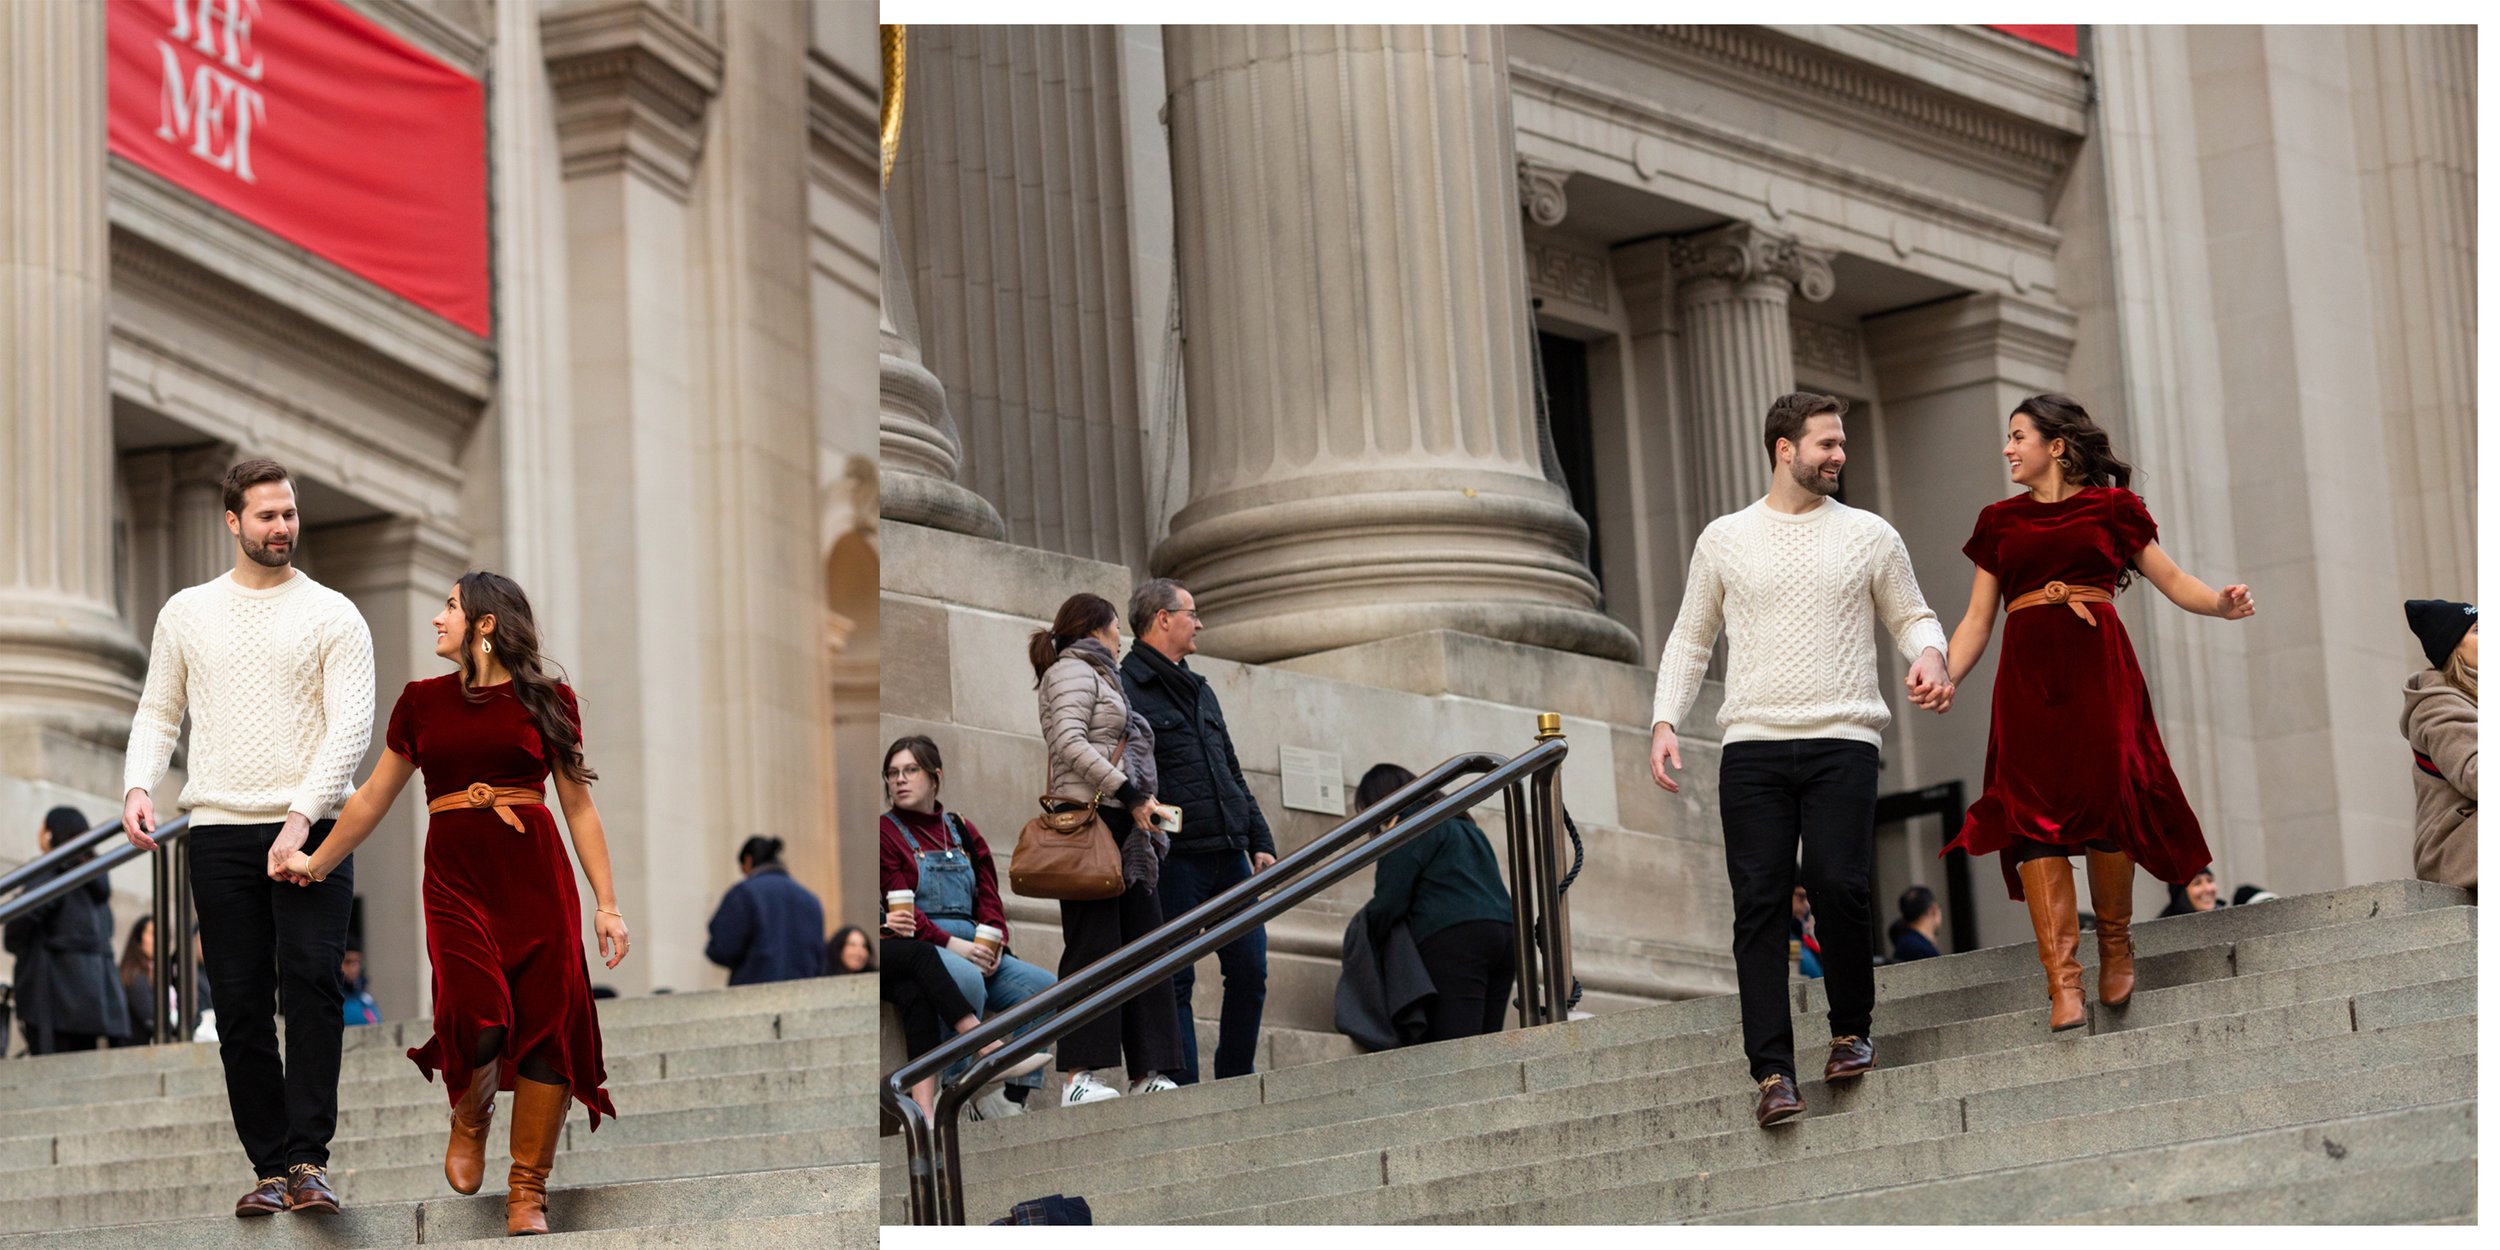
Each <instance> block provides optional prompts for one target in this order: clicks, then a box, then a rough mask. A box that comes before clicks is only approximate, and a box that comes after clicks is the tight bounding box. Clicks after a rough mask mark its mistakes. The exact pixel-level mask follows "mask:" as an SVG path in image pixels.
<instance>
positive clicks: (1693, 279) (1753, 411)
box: [1668, 222, 1832, 534]
mask: <svg viewBox="0 0 2500 1250" xmlns="http://www.w3.org/2000/svg"><path fill="white" fill-rule="evenodd" d="M1668 264H1669V265H1670V266H1671V267H1672V269H1673V271H1674V274H1675V283H1676V286H1675V293H1676V308H1677V313H1678V322H1679V328H1680V330H1681V336H1680V342H1681V345H1682V349H1683V361H1682V364H1683V369H1684V385H1685V392H1684V393H1685V397H1686V403H1685V413H1686V420H1687V428H1688V429H1690V430H1692V431H1693V433H1694V434H1695V435H1696V439H1695V441H1696V443H1697V444H1698V446H1696V447H1695V448H1694V450H1693V454H1692V455H1691V457H1690V458H1689V459H1688V460H1687V461H1686V463H1687V464H1688V465H1689V466H1690V472H1691V474H1692V483H1693V486H1692V492H1691V495H1690V499H1691V504H1692V507H1693V508H1694V509H1695V512H1694V513H1693V515H1692V517H1691V518H1690V520H1691V522H1692V525H1691V528H1692V531H1693V532H1694V533H1695V534H1699V533H1700V532H1701V527H1702V526H1705V525H1708V524H1709V523H1710V522H1711V521H1713V520H1715V519H1717V518H1719V517H1722V516H1726V515H1727V514H1728V513H1731V512H1734V511H1736V510H1738V509H1740V508H1743V507H1744V506H1746V505H1747V504H1750V503H1752V502H1753V501H1754V500H1756V499H1759V498H1761V497H1762V495H1763V492H1764V491H1766V490H1768V489H1769V487H1770V482H1771V462H1770V458H1769V457H1768V456H1766V455H1764V454H1763V451H1762V421H1763V418H1764V417H1765V416H1766V415H1768V414H1769V413H1770V411H1771V401H1773V400H1775V399H1778V398H1779V397H1780V396H1782V395H1785V394H1787V393H1789V392H1790V391H1793V390H1795V389H1797V366H1796V361H1795V360H1794V359H1793V358H1792V357H1791V348H1790V346H1789V339H1788V300H1789V296H1790V295H1791V294H1792V293H1793V294H1797V295H1802V296H1804V297H1805V298H1807V299H1809V300H1824V299H1828V298H1830V297H1831V293H1832V266H1831V253H1829V252H1826V251H1823V250H1821V249H1818V248H1810V247H1805V246H1802V245H1800V244H1799V243H1798V242H1797V241H1796V240H1795V239H1792V238H1788V237H1785V236H1782V235H1778V234H1774V233H1772V232H1771V231H1769V230H1765V229H1763V228H1762V227H1760V226H1755V225H1752V224H1750V223H1746V222H1738V223H1736V224H1735V225H1731V226H1722V227H1720V228H1719V229H1716V230H1712V231H1708V232H1706V233H1703V234H1698V235H1693V236H1691V237H1689V238H1683V239H1677V240H1675V241H1674V242H1673V244H1672V245H1671V246H1670V248H1669V259H1668Z"/></svg>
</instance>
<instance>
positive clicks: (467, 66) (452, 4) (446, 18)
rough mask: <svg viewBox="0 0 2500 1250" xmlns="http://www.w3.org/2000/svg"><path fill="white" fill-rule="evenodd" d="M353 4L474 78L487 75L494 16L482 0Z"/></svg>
mask: <svg viewBox="0 0 2500 1250" xmlns="http://www.w3.org/2000/svg"><path fill="white" fill-rule="evenodd" d="M348 3H349V7H351V8H354V9H356V10H358V11H359V12H361V13H363V14H364V15H365V16H366V17H369V18H371V19H373V20H374V21H376V22H379V23H381V24H382V26H384V27H385V28H387V29H389V30H390V31H391V33H393V34H395V35H398V36H399V37H400V38H402V39H405V40H407V41H408V42H410V43H413V44H415V45H417V46H418V47H419V48H422V49H424V50H425V51H426V52H428V53H431V54H432V55H433V56H435V57H436V58H438V59H440V60H441V61H442V62H443V63H444V64H447V65H450V66H451V67H452V68H454V69H457V70H459V71H460V72H461V73H464V74H467V75H468V76H469V77H471V78H484V77H485V76H486V66H487V62H488V61H489V60H490V59H491V56H490V48H491V46H492V45H491V43H490V41H489V39H488V37H487V34H486V32H487V31H488V30H490V29H492V28H493V26H494V18H493V17H492V16H491V15H490V14H488V13H487V11H486V6H485V5H484V4H483V3H482V2H481V0H449V2H440V0H438V2H437V3H425V2H424V0H348Z"/></svg>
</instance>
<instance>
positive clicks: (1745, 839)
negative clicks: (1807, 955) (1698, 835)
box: [1719, 738, 1880, 1080]
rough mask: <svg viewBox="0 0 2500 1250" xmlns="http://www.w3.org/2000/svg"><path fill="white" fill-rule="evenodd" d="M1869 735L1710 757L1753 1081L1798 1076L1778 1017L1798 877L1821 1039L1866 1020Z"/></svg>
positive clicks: (1745, 747) (1785, 1026) (1869, 1007)
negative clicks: (1811, 941)
mask: <svg viewBox="0 0 2500 1250" xmlns="http://www.w3.org/2000/svg"><path fill="white" fill-rule="evenodd" d="M1879 755H1880V752H1878V751H1877V750H1876V749H1875V747H1874V746H1873V745H1872V744H1869V743H1864V742H1858V741H1855V740H1853V739H1847V738H1808V739H1800V740H1786V741H1772V742H1731V743H1728V744H1727V746H1726V748H1725V749H1724V750H1722V751H1721V752H1720V755H1719V824H1720V829H1721V831H1722V833H1723V834H1724V835H1725V837H1726V840H1727V883H1728V888H1729V890H1730V892H1731V893H1733V894H1734V896H1735V903H1736V935H1735V936H1736V942H1735V953H1736V992H1737V996H1738V999H1739V1001H1740V1002H1741V1004H1742V1006H1743V1011H1744V1018H1745V1057H1746V1058H1747V1059H1748V1060H1750V1061H1751V1062H1752V1064H1753V1075H1754V1079H1755V1080H1761V1079H1762V1078H1764V1077H1767V1076H1770V1075H1771V1074H1773V1073H1775V1072H1776V1073H1780V1074H1782V1075H1785V1076H1789V1077H1792V1078H1793V1077H1795V1076H1796V1075H1797V1057H1796V1040H1795V1038H1794V1037H1793V1036H1792V1032H1791V1029H1790V1027H1789V1020H1788V921H1789V918H1790V910H1791V909H1790V898H1791V896H1792V895H1793V894H1794V892H1795V890H1796V888H1797V884H1798V882H1799V879H1800V875H1801V871H1800V866H1799V864H1798V855H1797V851H1798V846H1799V844H1800V843H1802V844H1803V845H1804V848H1805V862H1804V865H1803V868H1802V878H1803V881H1804V884H1805V887H1806V901H1807V902H1808V903H1809V904H1811V905H1812V906H1813V908H1814V932H1815V937H1816V939H1817V940H1819V941H1820V942H1821V943H1822V944H1823V987H1824V992H1825V994H1827V995H1828V996H1829V997H1830V1000H1831V1026H1832V1036H1834V1037H1840V1036H1844V1035H1847V1034H1853V1033H1854V1034H1859V1035H1861V1036H1862V1035H1864V1034H1865V1033H1866V1032H1867V1030H1868V1029H1869V1028H1871V1027H1872V1026H1873V1024H1874V1018H1875V964H1874V953H1875V952H1874V941H1873V938H1872V937H1871V935H1870V934H1871V930H1870V925H1871V921H1870V920H1869V918H1868V917H1869V912H1868V902H1867V890H1868V888H1869V885H1868V881H1869V877H1870V873H1871V866H1870V861H1871V860H1872V859H1873V858H1874V846H1875V767H1876V761H1877V759H1878V757H1879Z"/></svg>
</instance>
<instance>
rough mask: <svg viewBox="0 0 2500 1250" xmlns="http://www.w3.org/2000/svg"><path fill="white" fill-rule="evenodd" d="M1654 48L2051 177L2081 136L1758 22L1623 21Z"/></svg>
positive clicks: (1846, 113) (1847, 114)
mask: <svg viewBox="0 0 2500 1250" xmlns="http://www.w3.org/2000/svg"><path fill="white" fill-rule="evenodd" d="M1613 29H1615V30H1618V31H1621V32H1624V33H1627V34H1630V35H1632V36H1634V37H1635V39H1636V40H1638V41H1639V42H1640V43H1644V44H1647V45H1649V46H1650V47H1652V48H1655V49H1658V50H1661V51H1664V52H1667V53H1670V54H1673V55H1676V56H1680V57H1686V58H1691V59H1694V60H1697V61H1700V62H1704V63H1708V64H1712V65H1716V66H1719V67H1722V68H1723V69H1725V70H1727V71H1730V72H1731V73H1732V75H1733V76H1734V77H1736V78H1738V79H1741V80H1743V81H1746V82H1749V83H1754V84H1758V85H1761V86H1764V87H1770V88H1773V89H1783V88H1784V89H1786V90H1788V91H1790V92H1795V93H1801V94H1803V95H1806V96H1809V97H1811V98H1813V99H1815V100H1817V101H1820V102H1823V103H1825V104H1826V105H1828V106H1829V107H1831V108H1833V109H1835V110H1837V112H1836V115H1837V116H1842V117H1852V116H1854V117H1860V118H1865V119H1869V120H1876V121H1881V122H1884V123H1888V124H1889V125H1890V126H1892V127H1893V128H1896V129H1899V130H1903V131H1913V132H1924V133H1927V134H1931V135H1935V136H1937V137H1939V138H1942V139H1944V140H1946V141H1947V144H1948V146H1949V147H1950V148H1954V149H1960V150H1963V151H1966V152H1979V153H1985V154H1986V155H1988V156H1990V157H1993V158H1995V159H1996V160H1997V161H1999V162H2000V163H2003V164H2006V165H2009V166H2013V167H2016V168H2019V169H2022V170H2024V171H2025V172H2027V173H2028V174H2030V175H2031V176H2032V177H2034V178H2038V179H2047V178H2053V177H2054V176H2056V175H2057V174H2058V173H2060V172H2062V171H2063V170H2064V169H2065V168H2066V167H2067V166H2068V165H2069V164H2070V163H2071V162H2072V161H2073V159H2074V155H2075V151H2076V147H2077V144H2078V141H2079V136H2075V135H2069V134H2066V133H2063V132H2061V131H2059V130H2056V129H2054V128H2052V127H2049V126H2046V125H2042V124H2039V123H2037V122H2033V121H2030V120H2028V119H2025V118H2020V117H2016V116H2013V115H2012V114H2009V113H2003V112H1998V111H1996V110H1994V109H1990V108H1986V107H1984V106H1982V105H1980V104H1977V103H1974V102H1971V101H1969V100H1967V99H1964V98H1960V97H1956V96H1953V95H1948V94H1945V93H1943V92H1941V91H1936V90H1933V89H1931V88H1928V87H1925V86H1922V85H1920V84H1917V83H1913V82H1910V81H1908V80H1906V79H1903V78H1900V77H1897V76H1895V75H1892V74H1889V73H1885V72H1882V71H1880V70H1876V69H1873V68H1870V67H1868V66H1866V65H1864V64H1862V63H1859V62H1856V61H1853V60H1850V59H1846V58H1843V57H1840V56H1837V55H1835V54H1833V53H1831V52H1828V51H1826V50H1823V49H1820V48H1815V47H1812V46H1809V45H1806V44H1802V43H1799V42H1796V41H1794V40H1791V39H1787V38H1784V37H1782V36H1780V35H1778V34H1776V33H1774V32H1771V31H1767V30H1764V29H1762V28H1760V27H1754V26H1618V27H1615V28H1613Z"/></svg>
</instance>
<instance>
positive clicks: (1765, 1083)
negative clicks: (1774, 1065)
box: [1755, 1072, 1788, 1094]
mask: <svg viewBox="0 0 2500 1250" xmlns="http://www.w3.org/2000/svg"><path fill="white" fill-rule="evenodd" d="M1787 1079H1788V1078H1787V1077H1784V1076H1781V1075H1780V1074H1779V1073H1777V1072H1774V1073H1772V1074H1771V1075H1769V1076H1766V1077H1764V1078H1762V1079H1761V1080H1760V1081H1757V1082H1755V1083H1756V1084H1758V1085H1760V1086H1761V1087H1762V1092H1763V1093H1766V1094H1767V1093H1770V1092H1771V1087H1772V1086H1774V1085H1777V1084H1779V1083H1780V1082H1782V1081H1785V1080H1787Z"/></svg>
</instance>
